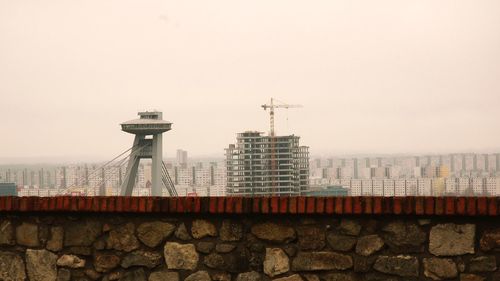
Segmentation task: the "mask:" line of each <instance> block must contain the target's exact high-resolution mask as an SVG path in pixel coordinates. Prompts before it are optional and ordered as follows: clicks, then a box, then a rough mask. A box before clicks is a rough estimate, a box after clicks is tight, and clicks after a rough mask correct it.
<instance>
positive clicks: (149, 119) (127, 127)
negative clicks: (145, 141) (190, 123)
mask: <svg viewBox="0 0 500 281" xmlns="http://www.w3.org/2000/svg"><path fill="white" fill-rule="evenodd" d="M137 115H139V116H140V118H139V119H134V120H130V121H127V122H124V123H122V124H121V126H122V131H124V132H127V133H130V134H134V135H157V134H161V133H164V132H167V131H170V130H171V129H172V123H170V122H168V121H165V120H162V113H161V112H158V111H153V112H148V111H145V112H139V113H138V114H137Z"/></svg>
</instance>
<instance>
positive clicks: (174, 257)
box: [164, 242, 199, 270]
mask: <svg viewBox="0 0 500 281" xmlns="http://www.w3.org/2000/svg"><path fill="white" fill-rule="evenodd" d="M164 256H165V262H166V264H167V267H168V268H169V269H187V270H194V269H196V267H197V266H198V260H199V256H198V253H197V252H196V250H195V247H194V245H193V244H179V243H175V242H167V243H166V244H165V248H164Z"/></svg>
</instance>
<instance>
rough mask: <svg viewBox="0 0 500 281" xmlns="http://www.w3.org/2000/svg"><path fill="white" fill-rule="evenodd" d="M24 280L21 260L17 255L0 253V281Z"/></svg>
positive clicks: (23, 268)
mask: <svg viewBox="0 0 500 281" xmlns="http://www.w3.org/2000/svg"><path fill="white" fill-rule="evenodd" d="M25 279H26V273H25V266H24V261H23V259H22V258H21V257H20V256H19V255H18V254H14V253H10V252H3V251H0V280H13V281H18V280H19V281H22V280H25Z"/></svg>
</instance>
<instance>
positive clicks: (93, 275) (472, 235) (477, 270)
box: [0, 212, 500, 281]
mask: <svg viewBox="0 0 500 281" xmlns="http://www.w3.org/2000/svg"><path fill="white" fill-rule="evenodd" d="M499 262H500V221H499V220H498V219H497V217H495V216H490V217H488V216H484V217H481V216H477V217H473V216H410V215H399V216H396V215H384V216H382V215H380V216H369V215H358V216H355V215H307V214H301V215H298V214H295V215H291V214H290V215H286V214H285V215H279V214H260V215H258V214H251V215H248V214H247V215H245V214H240V215H229V214H224V215H221V214H196V213H184V214H177V215H174V214H168V213H167V214H161V213H153V214H140V213H78V212H73V213H69V212H67V213H65V212H60V213H42V212H24V213H23V212H20V213H14V212H11V213H0V280H5V281H7V280H34V281H42V280H43V281H51V280H57V281H68V280H79V281H86V280H122V281H125V280H130V281H132V280H137V281H146V280H147V281H160V280H169V281H178V280H185V281H208V280H213V281H232V280H233V281H234V280H235V281H258V280H260V281H267V280H275V281H300V280H302V281H319V280H321V281H365V280H366V281H369V280H373V281H376V280H380V281H382V280H392V281H398V280H399V281H408V280H410V281H411V280H460V281H481V280H483V281H499V280H500V269H499V268H500V266H499Z"/></svg>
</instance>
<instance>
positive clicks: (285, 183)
mask: <svg viewBox="0 0 500 281" xmlns="http://www.w3.org/2000/svg"><path fill="white" fill-rule="evenodd" d="M226 165H227V190H226V195H227V196H234V195H238V196H246V195H248V196H252V195H277V196H290V195H300V194H301V193H302V192H304V191H305V190H307V188H308V184H309V152H308V147H307V146H300V145H299V137H298V136H295V135H290V136H264V135H263V133H261V132H253V131H248V132H244V133H240V134H238V136H237V142H236V144H231V145H229V148H227V149H226Z"/></svg>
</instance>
